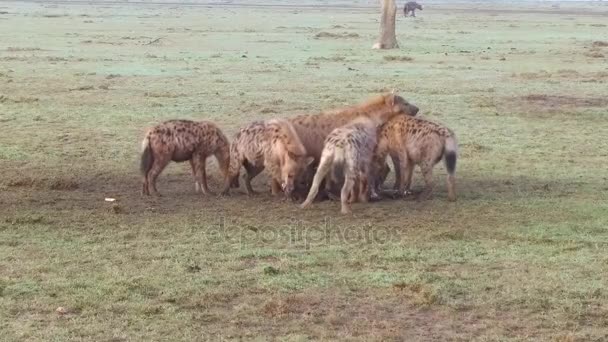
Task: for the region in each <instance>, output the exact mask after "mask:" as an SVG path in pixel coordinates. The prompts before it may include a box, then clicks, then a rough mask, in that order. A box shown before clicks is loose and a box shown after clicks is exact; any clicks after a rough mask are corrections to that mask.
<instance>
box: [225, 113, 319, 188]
mask: <svg viewBox="0 0 608 342" xmlns="http://www.w3.org/2000/svg"><path fill="white" fill-rule="evenodd" d="M312 161H313V158H312V157H308V156H307V154H306V148H304V145H302V142H301V141H300V139H299V137H298V135H297V134H296V132H295V131H294V129H293V126H292V125H291V123H290V122H289V121H286V120H280V119H273V120H269V121H256V122H253V123H251V124H249V125H248V126H247V127H245V128H243V129H241V130H240V131H239V132H238V133H237V134H236V136H235V137H234V140H233V141H232V144H231V146H230V167H229V169H228V177H227V178H226V183H225V184H224V192H223V193H224V194H227V193H228V191H229V189H230V186H231V185H233V184H236V182H237V180H238V175H239V171H240V168H241V166H243V167H244V168H245V170H246V171H247V175H246V177H245V187H246V189H247V193H248V194H249V195H251V194H253V193H254V191H253V188H252V187H251V180H252V179H253V178H254V177H255V176H257V175H258V174H259V173H260V172H262V170H264V169H267V170H268V172H269V173H270V176H271V191H272V194H273V195H277V194H278V193H279V192H280V191H281V190H283V191H284V193H285V194H286V195H288V196H291V194H292V192H293V190H294V188H295V185H294V182H295V180H296V178H297V177H298V176H299V174H300V173H301V172H303V171H304V170H305V169H306V167H307V166H308V165H309V164H310V163H311V162H312Z"/></svg>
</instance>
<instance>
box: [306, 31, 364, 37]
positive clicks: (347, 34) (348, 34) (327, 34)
mask: <svg viewBox="0 0 608 342" xmlns="http://www.w3.org/2000/svg"><path fill="white" fill-rule="evenodd" d="M359 37H360V36H359V34H357V33H354V32H343V33H332V32H325V31H323V32H319V33H317V34H315V39H320V38H333V39H348V38H359Z"/></svg>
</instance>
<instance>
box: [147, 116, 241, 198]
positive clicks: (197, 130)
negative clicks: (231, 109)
mask: <svg viewBox="0 0 608 342" xmlns="http://www.w3.org/2000/svg"><path fill="white" fill-rule="evenodd" d="M142 148H143V152H142V156H141V165H140V166H141V172H142V174H143V175H144V179H143V189H142V194H144V195H150V192H152V194H154V195H159V193H158V191H157V190H156V178H157V177H158V175H159V174H160V173H161V172H162V171H163V169H164V168H165V167H166V166H167V164H169V162H171V161H174V162H184V161H186V160H188V161H190V166H191V167H192V176H193V177H194V188H195V191H196V192H199V190H202V192H203V194H205V195H207V194H210V193H211V192H210V191H209V187H208V186H207V171H206V160H207V157H209V156H211V155H214V156H215V158H216V159H217V162H218V165H219V167H220V170H221V172H222V174H223V176H224V177H225V176H226V175H227V172H228V164H229V162H230V145H229V143H228V139H226V136H225V135H224V133H222V131H221V130H220V129H219V127H218V126H216V125H215V124H214V123H212V122H208V121H200V122H195V121H190V120H170V121H166V122H163V123H161V124H159V125H157V126H155V127H153V128H151V129H149V130H148V131H147V132H146V136H145V138H144V140H143V142H142ZM150 190H152V191H150Z"/></svg>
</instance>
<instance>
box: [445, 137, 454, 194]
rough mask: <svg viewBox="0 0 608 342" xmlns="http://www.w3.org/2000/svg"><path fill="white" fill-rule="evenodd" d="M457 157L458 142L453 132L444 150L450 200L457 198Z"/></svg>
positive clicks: (446, 141) (446, 140) (447, 139)
mask: <svg viewBox="0 0 608 342" xmlns="http://www.w3.org/2000/svg"><path fill="white" fill-rule="evenodd" d="M456 159H458V142H457V141H456V137H455V136H454V134H451V135H449V136H447V137H446V139H445V147H444V152H443V160H444V162H445V168H446V170H447V171H448V179H447V181H448V200H450V201H455V200H456V189H455V188H456V184H455V182H456V180H455V174H456Z"/></svg>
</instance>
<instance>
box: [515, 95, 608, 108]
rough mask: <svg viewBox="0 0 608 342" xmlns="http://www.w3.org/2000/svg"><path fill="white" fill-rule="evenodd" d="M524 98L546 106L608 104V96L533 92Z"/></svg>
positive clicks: (532, 102)
mask: <svg viewBox="0 0 608 342" xmlns="http://www.w3.org/2000/svg"><path fill="white" fill-rule="evenodd" d="M522 99H523V100H524V101H526V102H528V103H530V104H533V105H536V106H540V107H545V108H559V107H564V106H568V107H605V106H608V98H604V97H575V96H563V95H544V94H531V95H527V96H524V97H522Z"/></svg>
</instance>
